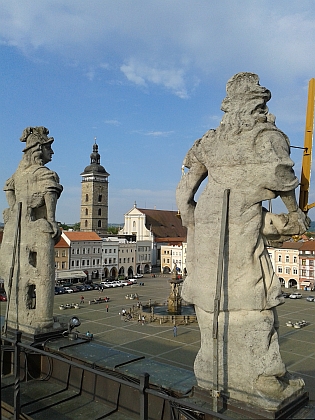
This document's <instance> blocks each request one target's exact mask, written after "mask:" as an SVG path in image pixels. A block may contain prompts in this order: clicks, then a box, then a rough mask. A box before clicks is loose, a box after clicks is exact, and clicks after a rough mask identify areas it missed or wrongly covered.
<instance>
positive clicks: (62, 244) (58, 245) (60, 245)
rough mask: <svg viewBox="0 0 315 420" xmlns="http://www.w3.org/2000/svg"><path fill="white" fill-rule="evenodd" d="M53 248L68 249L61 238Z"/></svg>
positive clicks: (68, 246)
mask: <svg viewBox="0 0 315 420" xmlns="http://www.w3.org/2000/svg"><path fill="white" fill-rule="evenodd" d="M55 248H70V245H68V244H67V242H66V241H65V240H64V239H63V237H61V238H60V240H59V242H58V243H57V244H56V245H55Z"/></svg>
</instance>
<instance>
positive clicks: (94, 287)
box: [91, 283, 101, 290]
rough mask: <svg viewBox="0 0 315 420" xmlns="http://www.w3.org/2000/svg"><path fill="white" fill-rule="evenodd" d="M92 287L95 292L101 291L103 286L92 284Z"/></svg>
mask: <svg viewBox="0 0 315 420" xmlns="http://www.w3.org/2000/svg"><path fill="white" fill-rule="evenodd" d="M91 286H92V288H93V290H99V289H100V288H101V285H100V284H97V283H92V284H91Z"/></svg>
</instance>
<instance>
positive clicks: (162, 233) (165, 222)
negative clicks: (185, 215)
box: [138, 208, 187, 240]
mask: <svg viewBox="0 0 315 420" xmlns="http://www.w3.org/2000/svg"><path fill="white" fill-rule="evenodd" d="M138 210H139V211H141V213H143V214H145V216H146V221H145V225H146V228H147V229H149V230H151V231H152V232H153V234H154V236H155V238H172V239H174V238H181V239H182V240H183V238H186V236H187V229H186V228H185V227H184V226H183V225H182V221H181V219H180V218H178V217H177V211H171V210H152V209H139V208H138Z"/></svg>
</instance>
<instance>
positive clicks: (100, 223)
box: [97, 220, 102, 228]
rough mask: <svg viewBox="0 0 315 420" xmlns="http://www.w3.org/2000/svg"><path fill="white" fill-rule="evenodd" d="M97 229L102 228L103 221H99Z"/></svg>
mask: <svg viewBox="0 0 315 420" xmlns="http://www.w3.org/2000/svg"><path fill="white" fill-rule="evenodd" d="M97 227H99V228H100V227H102V221H101V220H99V221H98V222H97Z"/></svg>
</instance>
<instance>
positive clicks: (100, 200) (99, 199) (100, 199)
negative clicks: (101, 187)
mask: <svg viewBox="0 0 315 420" xmlns="http://www.w3.org/2000/svg"><path fill="white" fill-rule="evenodd" d="M102 198H103V196H102V194H100V195H99V196H98V202H99V203H101V202H102Z"/></svg>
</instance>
